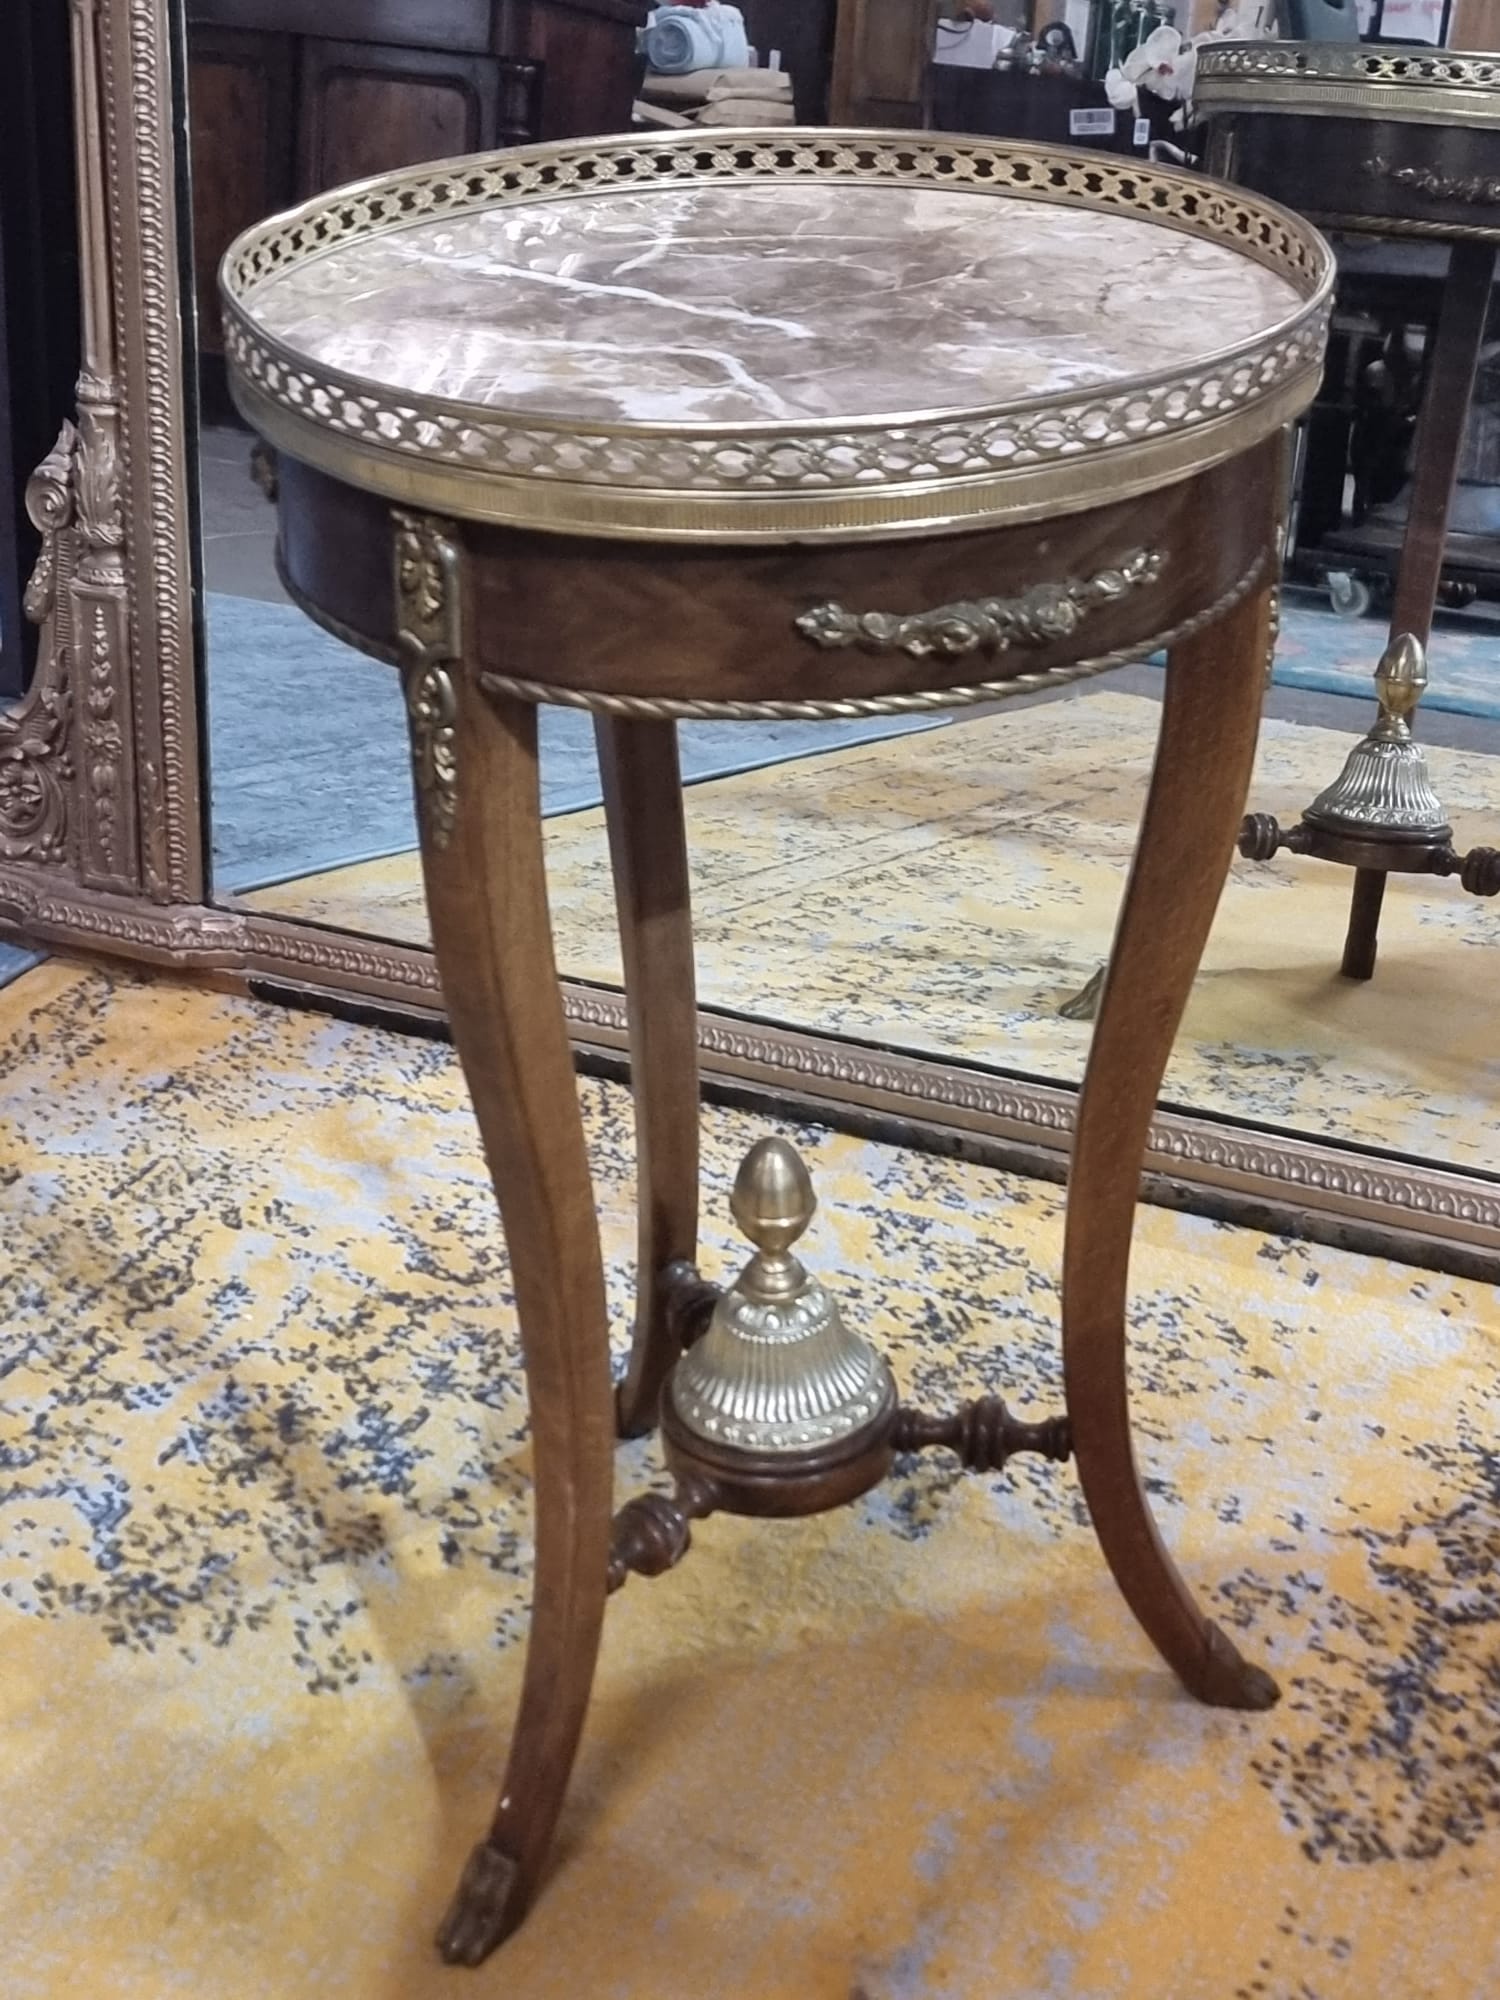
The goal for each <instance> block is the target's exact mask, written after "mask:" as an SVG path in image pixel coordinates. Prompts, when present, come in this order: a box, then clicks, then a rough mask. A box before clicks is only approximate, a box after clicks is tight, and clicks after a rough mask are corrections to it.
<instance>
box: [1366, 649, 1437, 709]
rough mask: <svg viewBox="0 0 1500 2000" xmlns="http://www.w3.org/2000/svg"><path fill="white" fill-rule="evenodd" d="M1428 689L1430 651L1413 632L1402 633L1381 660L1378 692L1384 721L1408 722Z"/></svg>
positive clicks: (1376, 680)
mask: <svg viewBox="0 0 1500 2000" xmlns="http://www.w3.org/2000/svg"><path fill="white" fill-rule="evenodd" d="M1426 686H1427V649H1426V647H1425V646H1424V645H1423V644H1422V642H1421V640H1420V639H1418V638H1417V637H1415V635H1414V634H1412V633H1410V632H1399V633H1398V634H1397V635H1396V637H1395V638H1394V639H1392V641H1391V643H1390V644H1389V645H1388V646H1387V647H1386V649H1385V651H1384V652H1383V653H1382V654H1381V656H1380V663H1379V665H1378V666H1377V667H1376V669H1375V692H1376V694H1377V695H1378V696H1379V699H1380V713H1381V715H1382V717H1386V716H1389V717H1390V719H1391V720H1392V721H1393V722H1402V723H1405V722H1409V721H1410V718H1411V715H1412V712H1413V710H1414V709H1415V708H1416V705H1417V703H1418V702H1419V701H1420V700H1421V699H1422V694H1423V690H1424V689H1425V688H1426Z"/></svg>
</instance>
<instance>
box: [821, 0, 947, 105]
mask: <svg viewBox="0 0 1500 2000" xmlns="http://www.w3.org/2000/svg"><path fill="white" fill-rule="evenodd" d="M937 19H938V0H839V9H838V37H837V40H836V42H835V45H834V53H833V82H832V87H831V90H830V97H831V106H830V111H829V116H830V118H831V119H832V121H833V123H834V124H835V125H879V126H890V125H895V126H913V125H920V124H921V123H922V118H923V87H924V82H925V79H926V75H927V65H928V63H929V62H930V61H931V60H932V44H933V38H934V36H935V35H936V33H937Z"/></svg>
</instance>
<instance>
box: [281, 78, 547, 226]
mask: <svg viewBox="0 0 1500 2000" xmlns="http://www.w3.org/2000/svg"><path fill="white" fill-rule="evenodd" d="M500 72H501V65H500V62H499V60H498V59H497V58H496V57H494V56H487V55H460V54H458V53H456V52H455V51H451V50H447V49H410V48H402V47H399V46H397V45H396V44H393V43H381V42H321V41H311V40H309V41H307V42H304V43H303V45H302V50H301V101H302V112H301V117H300V118H299V120H298V126H297V183H298V187H299V189H301V190H303V191H305V192H306V193H308V194H315V193H317V192H318V191H319V190H320V189H322V188H330V187H337V186H339V185H340V183H341V182H343V181H357V180H363V179H364V177H365V176H366V175H367V174H377V173H381V172H382V171H384V170H386V169H387V168H390V167H410V166H415V165H416V164H417V162H418V161H419V160H440V159H443V158H444V157H446V156H447V155H450V154H454V153H477V152H479V151H481V150H482V149H483V148H485V147H489V146H498V145H500V144H501V143H502V141H501V136H500V96H501V85H500ZM507 136H509V137H511V138H512V139H513V140H514V139H515V138H516V137H518V136H520V137H525V136H529V135H528V133H527V130H526V127H525V126H524V125H523V127H522V131H521V133H520V134H515V133H511V134H509V135H507Z"/></svg>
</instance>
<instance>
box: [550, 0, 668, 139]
mask: <svg viewBox="0 0 1500 2000" xmlns="http://www.w3.org/2000/svg"><path fill="white" fill-rule="evenodd" d="M648 11H649V9H648V8H647V6H646V4H645V0H641V4H640V5H638V6H637V5H633V4H632V5H625V4H622V0H609V4H608V5H607V6H606V5H605V4H604V0H595V4H594V5H591V6H585V5H580V4H577V0H530V5H529V7H528V9H527V13H526V17H525V29H524V37H525V40H524V47H525V52H526V54H527V56H528V57H530V59H531V60H532V61H533V62H539V63H540V64H541V66H542V96H541V128H542V129H541V132H540V133H539V135H538V136H539V137H540V138H543V139H584V138H589V137H592V136H593V135H594V134H596V133H599V134H602V133H607V132H628V131H629V129H630V114H631V106H632V105H633V104H634V102H635V97H636V90H637V87H638V85H639V81H640V77H641V72H642V70H643V69H644V66H645V65H644V63H643V62H642V61H641V59H640V58H639V57H638V56H637V55H636V52H635V37H636V30H637V29H638V28H639V27H640V26H642V25H643V24H644V22H645V20H646V16H647V13H648Z"/></svg>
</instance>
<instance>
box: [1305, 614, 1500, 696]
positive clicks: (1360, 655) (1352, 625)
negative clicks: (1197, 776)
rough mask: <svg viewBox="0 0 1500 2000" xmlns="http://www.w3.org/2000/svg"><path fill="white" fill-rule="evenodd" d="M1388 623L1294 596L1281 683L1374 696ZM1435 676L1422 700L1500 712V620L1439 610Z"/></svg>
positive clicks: (1432, 650)
mask: <svg viewBox="0 0 1500 2000" xmlns="http://www.w3.org/2000/svg"><path fill="white" fill-rule="evenodd" d="M1387 636H1388V628H1387V623H1386V621H1385V619H1383V618H1339V617H1335V616H1333V615H1331V614H1330V613H1329V611H1328V610H1327V609H1326V608H1325V609H1323V610H1317V609H1314V608H1313V607H1311V606H1309V605H1306V604H1289V605H1286V606H1285V607H1284V608H1283V611H1282V626H1281V636H1280V638H1279V639H1278V640H1277V642H1276V673H1275V676H1274V678H1275V681H1276V684H1277V686H1278V687H1295V688H1310V689H1312V690H1313V691H1314V692H1315V693H1318V694H1352V695H1362V696H1365V697H1367V698H1368V697H1370V696H1371V695H1372V692H1373V676H1374V672H1375V663H1376V661H1377V660H1378V659H1379V658H1380V655H1381V653H1382V651H1383V650H1384V647H1385V643H1386V638H1387ZM1427 663H1428V670H1429V672H1430V674H1431V676H1432V679H1431V683H1430V685H1429V686H1428V689H1427V692H1426V693H1425V694H1424V695H1423V697H1422V706H1423V707H1424V708H1442V709H1447V710H1448V711H1449V712H1450V713H1452V714H1455V715H1481V716H1487V717H1489V718H1491V719H1492V720H1493V719H1495V718H1497V717H1500V627H1497V626H1495V625H1493V624H1480V623H1478V622H1477V621H1470V620H1467V619H1459V618H1451V617H1444V616H1443V615H1442V614H1441V613H1439V615H1438V620H1437V623H1436V625H1435V627H1434V629H1433V633H1432V640H1431V643H1430V645H1429V646H1428V651H1427Z"/></svg>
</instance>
